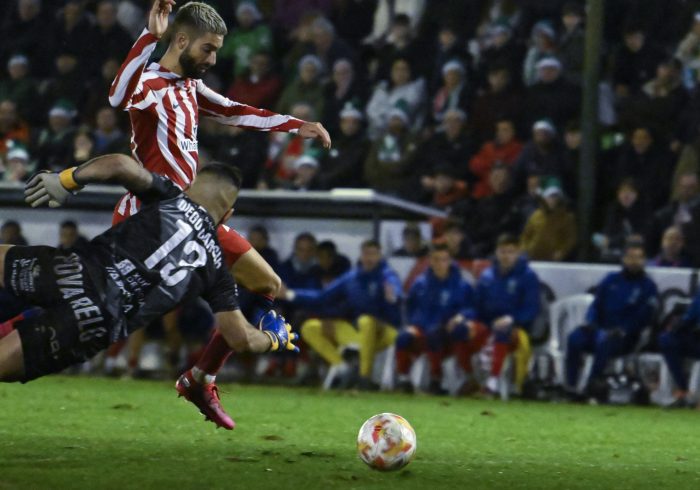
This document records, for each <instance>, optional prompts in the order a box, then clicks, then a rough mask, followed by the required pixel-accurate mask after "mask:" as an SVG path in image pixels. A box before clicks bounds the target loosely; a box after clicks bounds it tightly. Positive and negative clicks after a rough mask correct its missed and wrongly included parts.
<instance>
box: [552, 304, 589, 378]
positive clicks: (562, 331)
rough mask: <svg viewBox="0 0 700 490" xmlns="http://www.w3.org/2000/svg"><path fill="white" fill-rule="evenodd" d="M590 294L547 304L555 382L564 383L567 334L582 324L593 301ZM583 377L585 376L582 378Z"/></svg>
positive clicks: (585, 368)
mask: <svg viewBox="0 0 700 490" xmlns="http://www.w3.org/2000/svg"><path fill="white" fill-rule="evenodd" d="M593 299H594V296H593V295H592V294H575V295H573V296H568V297H566V298H562V299H560V300H557V301H555V302H554V303H552V304H551V305H550V306H549V341H548V353H549V355H550V356H551V357H552V361H553V364H554V373H555V378H556V381H557V383H559V384H562V385H563V384H564V380H565V375H564V370H565V367H564V357H565V356H566V344H567V340H568V338H569V334H570V333H571V332H573V331H574V330H575V329H576V328H578V327H580V326H581V325H583V323H584V321H585V319H586V313H587V312H588V308H589V307H590V306H591V303H593ZM590 364H592V362H591V360H590V359H588V358H587V359H586V366H585V367H584V370H583V371H584V372H587V371H590ZM583 379H585V377H584V378H583Z"/></svg>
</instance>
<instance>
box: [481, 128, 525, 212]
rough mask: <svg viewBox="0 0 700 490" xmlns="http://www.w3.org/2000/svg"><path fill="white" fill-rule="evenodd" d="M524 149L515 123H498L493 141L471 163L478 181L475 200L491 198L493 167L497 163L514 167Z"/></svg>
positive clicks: (483, 147) (485, 145)
mask: <svg viewBox="0 0 700 490" xmlns="http://www.w3.org/2000/svg"><path fill="white" fill-rule="evenodd" d="M522 149H523V144H522V143H521V142H520V141H518V140H517V138H516V134H515V125H514V124H513V121H511V120H509V119H502V120H500V121H498V122H497V123H496V136H495V138H494V139H493V141H488V142H486V143H484V145H483V146H482V147H481V150H479V153H477V154H476V155H474V156H473V157H472V159H471V160H470V161H469V170H471V173H472V174H473V175H474V176H475V177H476V178H477V179H478V180H477V182H476V183H475V184H474V189H473V190H472V196H473V197H474V198H475V199H480V198H482V197H486V196H490V195H491V194H492V193H493V190H492V189H491V187H490V186H489V175H490V174H491V169H492V168H493V166H494V165H496V164H497V163H502V164H506V165H513V164H514V163H515V161H516V160H517V159H518V157H519V156H520V152H521V151H522Z"/></svg>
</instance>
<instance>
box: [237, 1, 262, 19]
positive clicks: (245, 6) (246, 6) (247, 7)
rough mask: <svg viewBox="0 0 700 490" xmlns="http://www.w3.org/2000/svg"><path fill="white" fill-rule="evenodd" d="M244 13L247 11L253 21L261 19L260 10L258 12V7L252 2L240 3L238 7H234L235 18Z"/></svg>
mask: <svg viewBox="0 0 700 490" xmlns="http://www.w3.org/2000/svg"><path fill="white" fill-rule="evenodd" d="M245 11H248V12H249V13H250V15H251V17H253V20H255V21H258V20H260V19H262V14H261V13H260V10H258V7H257V6H256V5H255V3H253V2H241V3H240V4H239V5H238V7H236V17H240V16H241V15H242V14H243V12H245Z"/></svg>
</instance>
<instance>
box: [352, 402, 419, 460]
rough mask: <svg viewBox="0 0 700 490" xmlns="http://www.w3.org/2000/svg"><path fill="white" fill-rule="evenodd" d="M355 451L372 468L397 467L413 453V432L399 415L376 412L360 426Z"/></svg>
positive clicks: (414, 434) (414, 443)
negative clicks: (376, 413)
mask: <svg viewBox="0 0 700 490" xmlns="http://www.w3.org/2000/svg"><path fill="white" fill-rule="evenodd" d="M357 453H358V455H359V456H360V459H361V460H362V461H364V462H365V463H367V465H369V466H370V467H372V468H374V469H376V470H382V471H392V470H398V469H401V468H403V467H404V466H406V465H407V464H408V463H410V462H411V460H412V459H413V455H414V454H415V453H416V432H415V431H414V430H413V427H411V424H409V423H408V421H407V420H406V419H405V418H403V417H401V416H400V415H396V414H393V413H380V414H378V415H375V416H374V417H370V418H369V419H367V421H366V422H365V423H364V424H362V427H360V433H359V434H357Z"/></svg>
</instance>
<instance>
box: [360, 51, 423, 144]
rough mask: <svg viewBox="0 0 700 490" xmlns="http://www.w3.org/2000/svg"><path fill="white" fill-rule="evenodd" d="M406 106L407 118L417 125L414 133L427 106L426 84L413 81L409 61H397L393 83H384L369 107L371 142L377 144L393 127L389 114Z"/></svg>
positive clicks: (393, 72)
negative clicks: (400, 106) (388, 128)
mask: <svg viewBox="0 0 700 490" xmlns="http://www.w3.org/2000/svg"><path fill="white" fill-rule="evenodd" d="M399 102H402V103H403V104H404V105H405V106H406V109H405V112H406V116H407V117H408V118H409V119H410V120H411V121H413V125H412V126H411V129H414V128H417V127H419V126H420V125H421V123H422V120H423V114H422V113H423V107H424V104H425V82H424V81H423V79H422V78H419V79H417V80H414V79H413V75H412V68H411V64H410V62H409V60H408V59H406V58H397V59H395V60H394V62H393V63H392V64H391V78H390V81H386V80H385V81H382V82H380V83H379V84H378V85H377V87H376V88H375V89H374V92H373V93H372V96H371V97H370V100H369V102H368V104H367V109H366V111H367V122H368V125H369V136H370V139H372V140H376V139H377V138H379V137H380V135H381V134H382V133H383V132H384V130H385V129H386V127H387V125H388V123H389V114H390V113H391V112H392V110H393V109H394V108H395V107H396V105H397V104H398V103H399Z"/></svg>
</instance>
